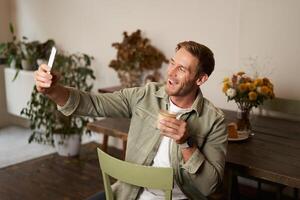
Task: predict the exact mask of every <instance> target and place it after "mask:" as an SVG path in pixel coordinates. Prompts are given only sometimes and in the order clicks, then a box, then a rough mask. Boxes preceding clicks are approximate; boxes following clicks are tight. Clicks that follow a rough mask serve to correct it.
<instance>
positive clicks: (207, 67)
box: [176, 41, 215, 76]
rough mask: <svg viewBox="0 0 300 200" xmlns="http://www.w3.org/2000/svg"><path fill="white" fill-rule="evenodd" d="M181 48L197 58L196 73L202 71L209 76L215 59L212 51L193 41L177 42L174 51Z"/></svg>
mask: <svg viewBox="0 0 300 200" xmlns="http://www.w3.org/2000/svg"><path fill="white" fill-rule="evenodd" d="M181 48H184V49H185V50H187V51H188V52H190V53H191V54H192V55H193V56H195V57H196V58H198V61H199V64H198V67H199V68H198V73H197V74H200V73H201V72H204V73H206V74H207V76H210V74H211V73H212V72H213V71H214V68H215V59H214V54H213V52H212V51H211V50H210V49H209V48H208V47H207V46H205V45H203V44H199V43H197V42H194V41H184V42H180V43H178V44H177V47H176V51H178V50H179V49H181Z"/></svg>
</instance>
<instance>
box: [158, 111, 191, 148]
mask: <svg viewBox="0 0 300 200" xmlns="http://www.w3.org/2000/svg"><path fill="white" fill-rule="evenodd" d="M159 129H160V131H161V134H162V135H164V136H167V137H169V138H172V139H173V140H174V141H175V142H176V143H177V144H182V143H184V142H185V141H186V139H187V138H188V136H189V135H188V131H187V123H186V122H185V121H183V120H178V119H174V118H169V117H165V118H163V119H161V120H160V121H159Z"/></svg>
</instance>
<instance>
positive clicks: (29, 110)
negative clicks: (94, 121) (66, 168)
mask: <svg viewBox="0 0 300 200" xmlns="http://www.w3.org/2000/svg"><path fill="white" fill-rule="evenodd" d="M92 59H93V57H91V56H89V55H86V54H72V55H64V54H62V53H57V54H56V57H55V62H54V64H53V70H55V71H57V73H59V74H60V75H61V77H63V78H61V80H60V83H61V84H63V85H66V86H70V87H75V88H79V89H80V90H84V91H91V89H92V87H93V85H92V83H91V80H93V79H95V76H94V73H93V70H92V69H91V68H90V66H91V61H92ZM21 115H24V116H26V117H28V118H29V120H30V128H31V129H32V134H31V136H30V137H29V143H31V142H32V141H35V142H38V143H44V144H45V143H48V144H51V145H54V144H55V147H56V148H57V150H58V153H59V155H63V156H74V155H77V154H78V153H79V147H80V141H81V140H80V139H81V137H80V136H81V134H83V133H88V132H89V131H88V130H87V129H86V128H85V127H86V124H87V122H88V119H87V118H85V117H80V116H75V115H71V116H64V115H63V114H61V113H60V112H59V111H58V110H57V106H56V104H55V103H54V102H52V101H51V100H49V99H48V98H47V97H45V96H44V95H43V94H41V93H38V92H37V90H36V88H35V87H34V89H33V91H32V94H31V99H30V101H29V102H28V103H27V107H26V108H23V109H22V111H21ZM57 138H59V139H60V140H58V141H57V140H55V139H57ZM74 138H75V139H74ZM67 139H71V140H76V143H77V146H76V148H75V149H73V150H75V152H71V150H72V149H70V151H69V150H66V149H64V148H65V147H71V148H72V144H69V142H67V141H66V140H67Z"/></svg>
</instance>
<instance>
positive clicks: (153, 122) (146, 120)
mask: <svg viewBox="0 0 300 200" xmlns="http://www.w3.org/2000/svg"><path fill="white" fill-rule="evenodd" d="M132 117H133V119H132V120H134V124H133V126H132V128H133V129H134V130H132V132H135V135H136V138H135V146H136V147H137V148H141V147H142V148H143V149H145V148H147V147H148V145H149V147H150V146H151V145H153V144H152V142H150V141H153V142H154V140H155V138H157V136H159V130H158V129H157V120H158V118H157V116H156V115H155V114H153V113H151V112H150V111H149V110H147V109H145V108H141V107H137V108H136V110H135V112H134V114H133V116H132Z"/></svg>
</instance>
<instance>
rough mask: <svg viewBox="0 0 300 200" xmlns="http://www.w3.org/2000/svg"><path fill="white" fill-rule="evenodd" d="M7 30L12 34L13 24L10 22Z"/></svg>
mask: <svg viewBox="0 0 300 200" xmlns="http://www.w3.org/2000/svg"><path fill="white" fill-rule="evenodd" d="M9 30H10V32H11V34H14V32H15V31H14V26H13V24H12V23H11V22H10V23H9Z"/></svg>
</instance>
